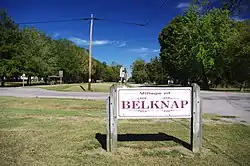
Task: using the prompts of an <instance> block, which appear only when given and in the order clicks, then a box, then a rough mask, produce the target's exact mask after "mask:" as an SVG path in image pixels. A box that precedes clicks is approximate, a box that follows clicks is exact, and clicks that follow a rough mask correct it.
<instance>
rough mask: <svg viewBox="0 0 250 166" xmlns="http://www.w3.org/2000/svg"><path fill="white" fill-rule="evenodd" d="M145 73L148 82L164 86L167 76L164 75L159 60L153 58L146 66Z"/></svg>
mask: <svg viewBox="0 0 250 166" xmlns="http://www.w3.org/2000/svg"><path fill="white" fill-rule="evenodd" d="M146 71H147V75H148V79H149V82H151V83H156V84H164V83H166V82H167V74H166V73H165V71H164V69H163V67H162V62H161V60H160V58H158V57H157V56H156V57H153V58H151V59H150V62H148V63H147V64H146Z"/></svg>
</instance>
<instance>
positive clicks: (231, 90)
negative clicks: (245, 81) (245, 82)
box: [210, 87, 250, 93]
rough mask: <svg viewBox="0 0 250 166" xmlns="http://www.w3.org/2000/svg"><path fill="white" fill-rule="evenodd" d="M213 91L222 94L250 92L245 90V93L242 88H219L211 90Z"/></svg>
mask: <svg viewBox="0 0 250 166" xmlns="http://www.w3.org/2000/svg"><path fill="white" fill-rule="evenodd" d="M210 90H211V91H222V92H242V93H244V92H250V88H244V90H243V91H240V88H222V87H218V88H211V89H210Z"/></svg>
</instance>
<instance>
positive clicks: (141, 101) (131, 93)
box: [106, 84, 202, 153]
mask: <svg viewBox="0 0 250 166" xmlns="http://www.w3.org/2000/svg"><path fill="white" fill-rule="evenodd" d="M106 110H107V140H106V143H107V151H108V152H115V151H116V149H117V136H118V135H117V126H118V125H117V123H118V120H119V119H155V118H190V119H191V126H190V128H191V133H190V138H191V139H190V140H191V143H190V144H191V147H192V151H193V152H194V153H198V152H200V151H201V147H202V121H201V100H200V87H199V86H198V85H197V84H193V85H192V86H191V87H138V88H128V87H118V86H117V85H113V86H112V87H111V88H110V96H109V97H108V99H107V100H106Z"/></svg>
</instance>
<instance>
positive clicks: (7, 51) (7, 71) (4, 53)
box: [0, 10, 19, 86]
mask: <svg viewBox="0 0 250 166" xmlns="http://www.w3.org/2000/svg"><path fill="white" fill-rule="evenodd" d="M18 41H19V29H18V26H17V25H16V24H15V23H14V22H13V21H12V19H11V17H9V16H8V15H7V12H6V11H5V10H1V11H0V78H1V86H4V81H5V80H4V78H5V77H8V76H11V75H12V74H14V73H17V72H18V69H17V68H16V67H15V65H16V62H17V61H15V60H14V58H13V57H14V56H15V54H16V53H17V43H18Z"/></svg>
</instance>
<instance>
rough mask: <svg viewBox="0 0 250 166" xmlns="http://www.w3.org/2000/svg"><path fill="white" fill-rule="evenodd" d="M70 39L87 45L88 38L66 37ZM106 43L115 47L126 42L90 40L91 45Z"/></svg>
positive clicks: (122, 45)
mask: <svg viewBox="0 0 250 166" xmlns="http://www.w3.org/2000/svg"><path fill="white" fill-rule="evenodd" d="M68 39H69V40H70V41H72V42H74V43H75V44H77V45H79V46H88V45H89V41H88V40H84V39H81V38H79V37H70V38H68ZM107 44H111V45H115V46H117V47H125V46H126V45H127V44H126V42H123V41H115V40H93V41H92V45H93V46H94V45H95V46H97V45H107Z"/></svg>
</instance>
